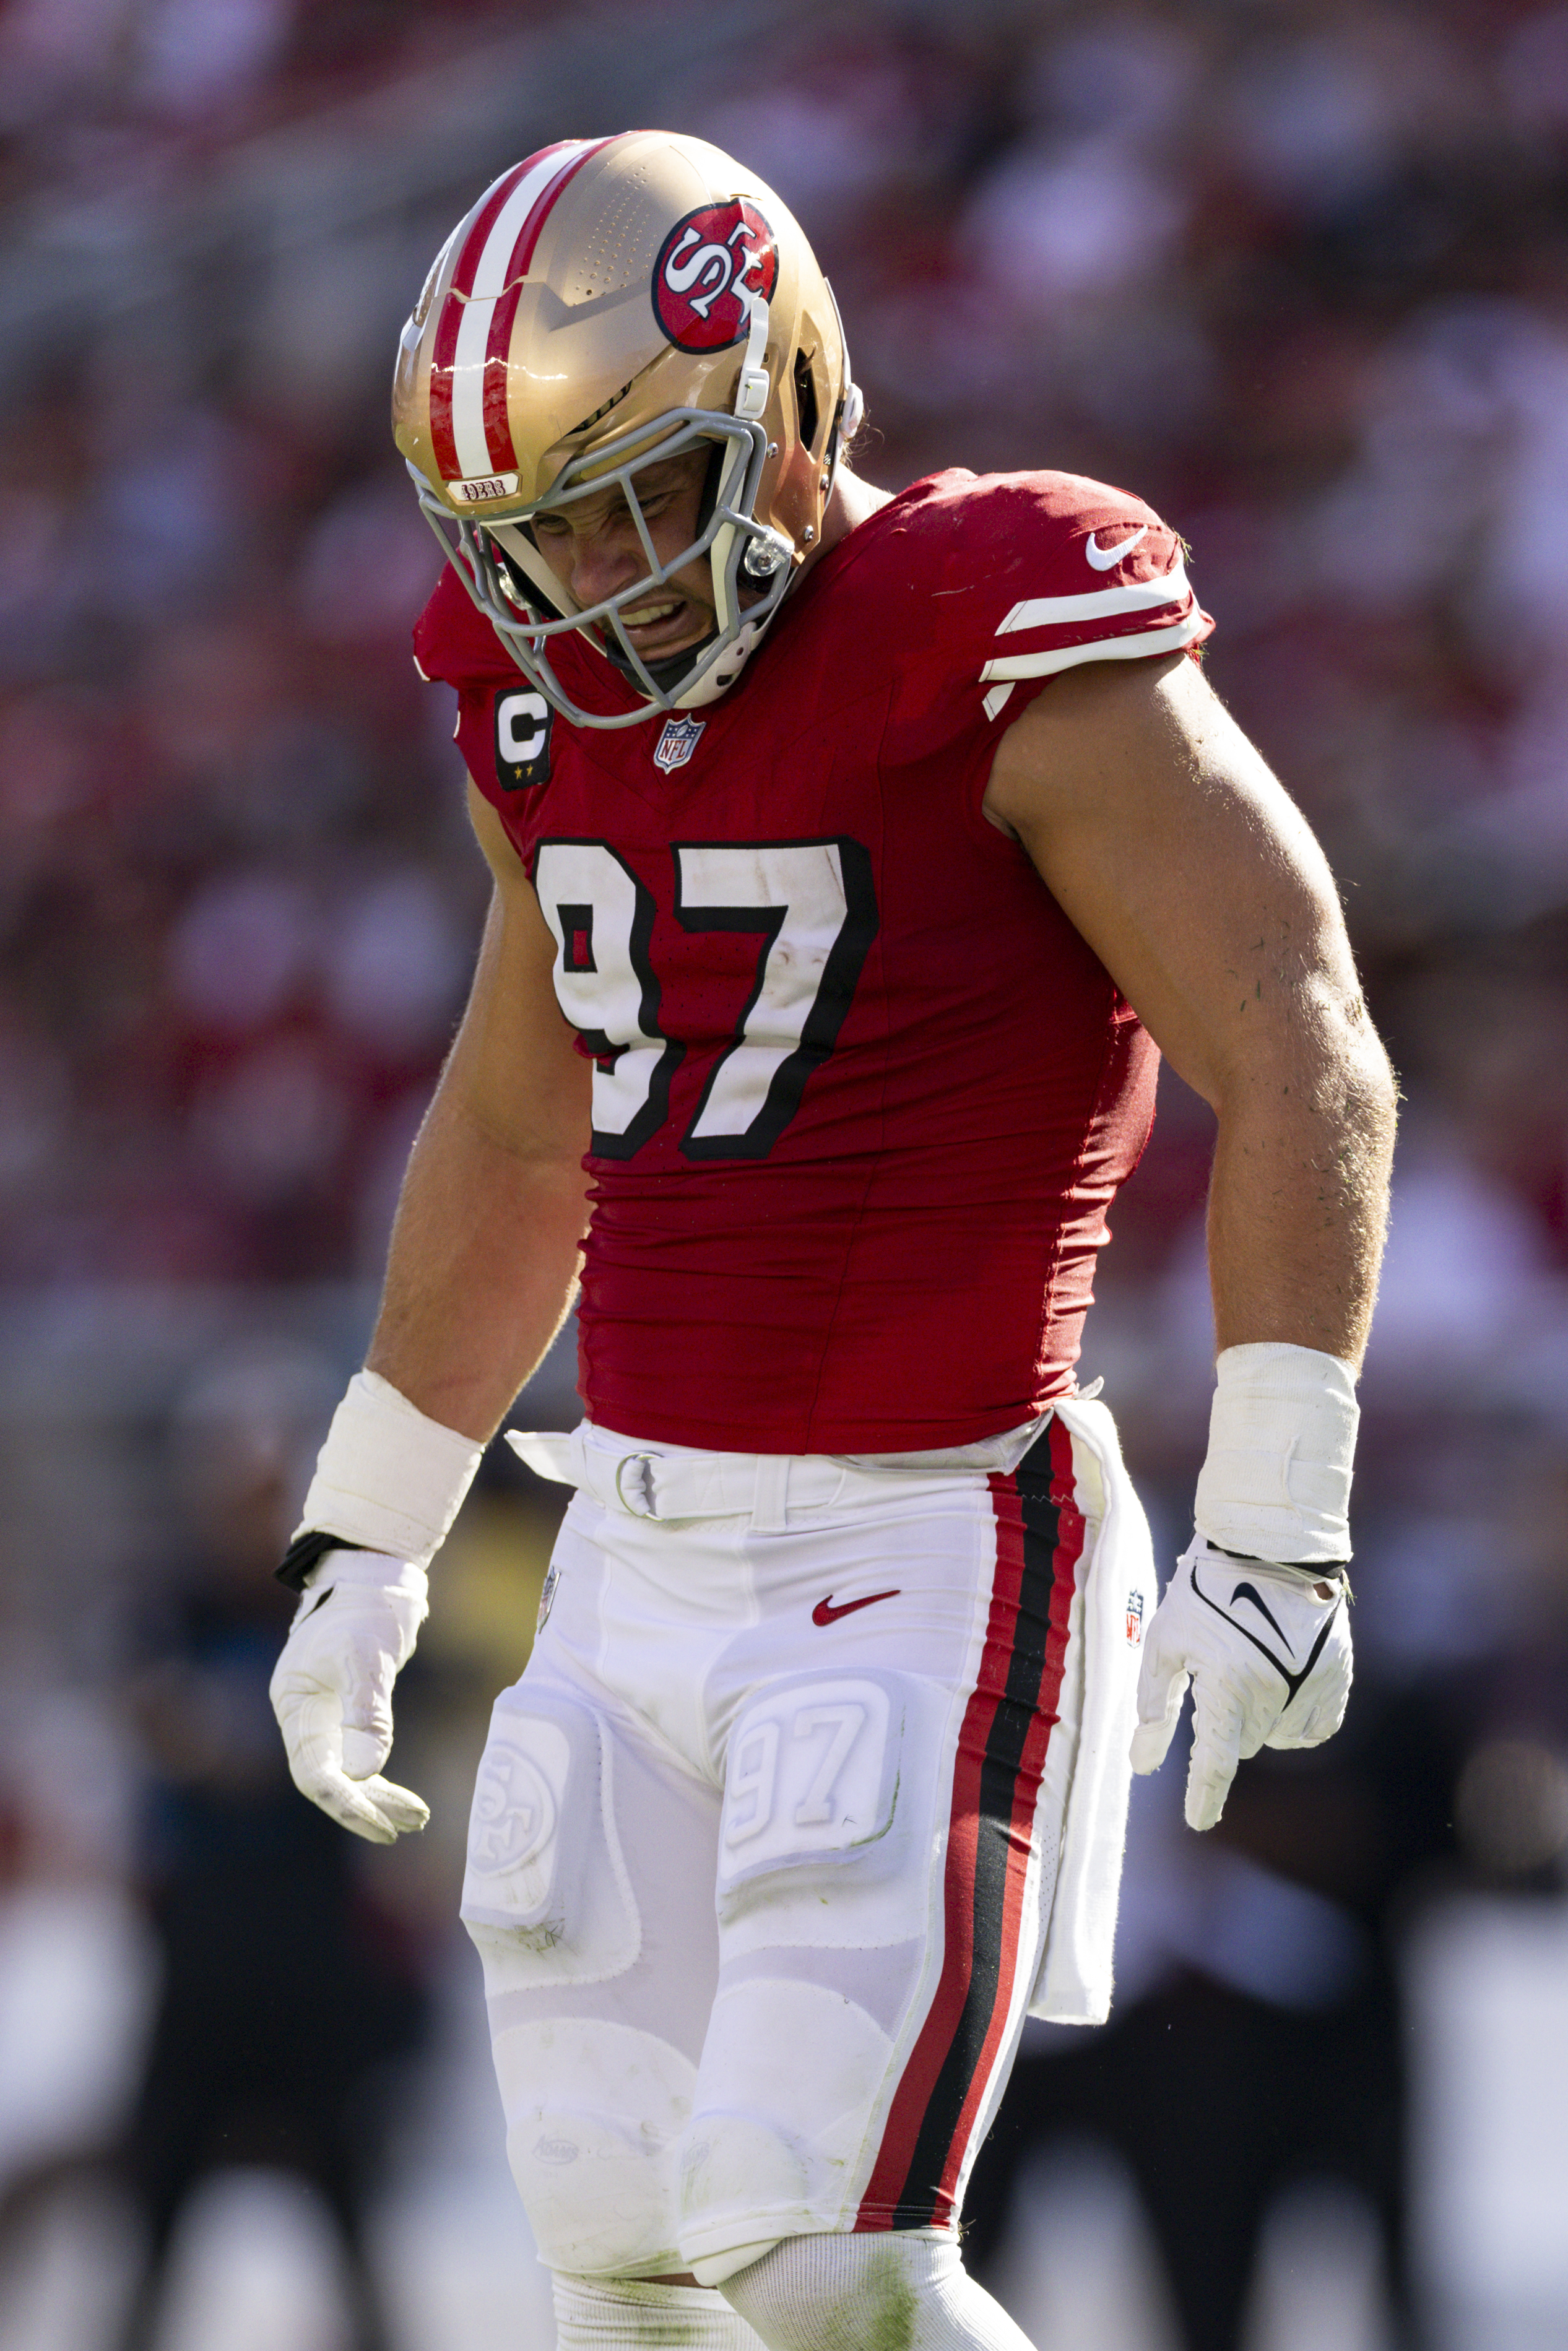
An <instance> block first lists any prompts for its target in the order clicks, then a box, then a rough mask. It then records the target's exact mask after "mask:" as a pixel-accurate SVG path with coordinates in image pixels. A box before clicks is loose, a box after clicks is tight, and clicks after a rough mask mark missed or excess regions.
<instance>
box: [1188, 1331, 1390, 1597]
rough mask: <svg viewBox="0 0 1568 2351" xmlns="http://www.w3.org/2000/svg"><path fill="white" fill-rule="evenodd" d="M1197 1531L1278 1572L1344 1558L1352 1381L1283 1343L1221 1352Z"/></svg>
mask: <svg viewBox="0 0 1568 2351" xmlns="http://www.w3.org/2000/svg"><path fill="white" fill-rule="evenodd" d="M1215 1374H1216V1380H1217V1385H1216V1388H1215V1393H1214V1406H1213V1410H1212V1411H1211V1412H1210V1414H1209V1419H1208V1455H1207V1459H1206V1460H1205V1462H1204V1465H1203V1468H1202V1469H1201V1470H1200V1472H1199V1473H1198V1480H1197V1511H1196V1516H1197V1531H1198V1532H1199V1534H1200V1535H1203V1536H1205V1537H1206V1538H1207V1541H1210V1542H1211V1543H1218V1545H1219V1547H1220V1548H1221V1550H1223V1551H1235V1552H1243V1553H1245V1554H1246V1555H1247V1556H1248V1557H1249V1558H1252V1559H1270V1560H1277V1561H1278V1562H1280V1563H1281V1565H1283V1566H1290V1567H1296V1566H1308V1565H1315V1564H1317V1563H1318V1562H1328V1561H1331V1560H1345V1559H1348V1558H1349V1557H1350V1479H1351V1461H1352V1458H1353V1457H1354V1452H1355V1430H1356V1423H1357V1422H1358V1421H1359V1419H1360V1417H1361V1409H1360V1406H1359V1405H1357V1403H1356V1400H1355V1374H1354V1370H1353V1368H1352V1366H1351V1365H1350V1364H1347V1363H1344V1362H1343V1361H1342V1360H1341V1358H1340V1357H1339V1356H1338V1355H1322V1354H1320V1353H1318V1351H1317V1349H1316V1348H1315V1347H1291V1346H1286V1345H1284V1344H1283V1343H1278V1342H1273V1341H1270V1342H1268V1343H1264V1344H1260V1345H1257V1346H1249V1347H1227V1348H1226V1349H1225V1351H1224V1353H1223V1354H1222V1355H1221V1356H1220V1358H1219V1361H1218V1364H1217V1365H1216V1366H1215Z"/></svg>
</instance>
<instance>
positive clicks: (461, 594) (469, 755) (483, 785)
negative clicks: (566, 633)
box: [413, 564, 550, 817]
mask: <svg viewBox="0 0 1568 2351" xmlns="http://www.w3.org/2000/svg"><path fill="white" fill-rule="evenodd" d="M413 662H414V667H415V668H416V669H417V670H418V672H419V674H420V675H421V677H423V679H424V680H425V682H426V683H427V684H429V683H431V682H432V681H434V680H435V679H440V680H441V681H442V683H443V684H446V685H454V686H455V687H456V689H457V724H456V726H455V728H454V729H453V739H454V740H455V743H456V745H457V747H458V749H459V751H460V752H461V753H462V754H463V758H464V761H465V765H466V767H467V769H468V773H469V775H470V776H471V777H472V778H473V780H474V782H475V784H476V786H477V788H478V789H479V790H480V791H481V792H482V793H483V794H484V796H485V798H486V799H487V800H489V801H490V802H491V803H492V805H493V806H494V807H496V808H497V809H498V810H500V811H501V814H502V816H503V817H505V816H506V815H507V803H508V799H509V798H510V796H511V795H512V794H513V793H514V792H515V791H516V790H517V787H518V786H519V785H521V784H524V783H532V782H537V781H538V780H539V779H540V776H539V771H540V768H541V766H542V769H543V771H544V772H545V773H548V771H549V721H550V714H549V708H548V706H547V705H546V703H545V700H544V697H543V695H538V694H535V693H531V692H529V691H528V681H527V680H526V679H525V678H524V677H523V676H522V675H521V674H519V672H518V670H517V664H516V663H515V662H513V661H512V660H511V658H510V656H509V655H508V654H507V651H506V649H505V647H504V646H503V645H502V644H501V643H500V640H499V639H498V638H497V634H496V632H495V630H494V629H493V628H492V627H491V626H490V623H489V622H488V621H487V620H486V617H485V615H484V613H483V612H481V611H479V610H478V609H477V607H476V604H475V602H474V600H473V598H472V597H471V596H470V595H469V593H468V591H467V590H466V589H465V587H464V585H463V582H462V581H461V580H459V579H458V577H457V574H456V573H455V571H454V570H453V569H452V567H451V565H450V564H448V565H447V567H446V569H444V571H443V573H442V575H441V578H440V580H438V581H437V583H436V587H435V592H434V595H433V596H432V597H431V599H430V601H429V603H428V604H426V606H425V608H424V610H423V612H422V613H421V614H420V616H419V618H418V620H417V621H416V622H414V624H413Z"/></svg>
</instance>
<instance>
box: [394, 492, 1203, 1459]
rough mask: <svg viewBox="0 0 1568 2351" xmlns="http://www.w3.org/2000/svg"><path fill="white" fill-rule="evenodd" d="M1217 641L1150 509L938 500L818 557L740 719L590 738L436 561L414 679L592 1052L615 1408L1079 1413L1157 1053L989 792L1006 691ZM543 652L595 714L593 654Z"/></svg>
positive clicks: (603, 1319)
mask: <svg viewBox="0 0 1568 2351" xmlns="http://www.w3.org/2000/svg"><path fill="white" fill-rule="evenodd" d="M1211 625H1212V623H1211V622H1209V621H1208V620H1207V617H1206V616H1205V615H1204V613H1203V612H1202V611H1199V609H1198V607H1197V604H1196V602H1195V601H1194V599H1193V596H1192V594H1191V591H1190V590H1189V588H1188V586H1187V583H1186V576H1185V572H1184V570H1183V566H1182V552H1181V547H1180V544H1179V542H1178V541H1177V539H1176V537H1175V535H1174V534H1173V533H1172V532H1171V531H1170V530H1169V529H1168V528H1166V525H1165V524H1164V523H1162V522H1161V521H1160V520H1159V519H1158V517H1156V516H1155V515H1154V514H1152V513H1151V512H1150V510H1149V508H1148V507H1145V506H1143V505H1141V504H1140V503H1139V502H1138V501H1137V500H1135V499H1133V498H1130V497H1128V496H1125V495H1124V493H1123V492H1121V491H1118V490H1113V489H1107V488H1105V487H1104V486H1102V485H1100V484H1097V483H1093V482H1088V481H1084V480H1082V479H1079V478H1077V477H1075V476H1072V475H1058V474H1022V475H1003V476H996V477H993V478H989V479H985V480H977V479H976V478H975V476H974V475H969V474H965V473H949V474H942V475H935V476H933V477H932V478H931V479H929V480H927V481H924V482H918V483H916V484H915V486H913V487H912V488H910V489H908V490H905V491H904V493H903V495H902V496H899V497H896V498H894V500H893V501H892V503H891V504H890V505H888V506H886V507H883V508H882V509H881V510H880V512H878V513H877V514H875V515H874V516H873V517H871V518H870V519H869V520H867V521H865V522H863V523H862V524H861V525H860V526H859V527H858V528H856V529H855V530H854V531H852V533H851V534H850V536H849V537H848V538H844V539H842V540H841V541H840V543H839V544H838V545H837V546H835V547H834V548H832V549H830V550H829V552H828V553H827V554H826V555H824V556H822V557H821V559H819V560H818V562H817V563H816V564H814V565H813V566H812V568H811V569H810V571H809V572H808V573H807V575H806V577H805V578H804V580H802V581H801V583H800V587H799V588H798V589H797V590H795V591H794V592H793V593H792V594H791V595H790V596H789V599H788V601H786V602H785V604H784V605H783V607H782V608H781V610H780V611H779V614H778V616H777V618H776V619H775V620H774V622H773V623H772V625H771V628H770V629H769V631H768V634H767V636H766V637H765V638H764V640H763V643H762V644H761V646H760V647H759V648H758V651H757V652H756V653H753V654H752V656H751V659H750V662H749V663H748V664H747V669H746V672H745V674H744V676H743V677H742V679H741V680H740V682H739V683H738V684H737V685H736V686H735V687H733V688H732V689H731V691H730V692H729V693H728V694H727V695H724V696H723V697H722V698H721V699H720V700H719V701H717V702H716V703H713V704H711V705H708V706H707V707H706V708H705V709H701V710H697V711H694V712H691V713H677V714H675V715H674V716H672V717H669V718H665V717H663V716H657V715H655V716H652V717H650V719H649V720H648V722H647V724H646V725H645V726H628V727H625V728H623V729H622V730H620V731H617V732H607V731H604V730H601V729H594V728H587V727H573V726H569V725H568V724H567V723H566V721H565V720H563V719H561V718H560V717H559V716H557V715H555V714H554V713H553V712H552V711H551V710H550V709H549V707H548V705H546V703H545V702H544V700H543V698H542V697H541V696H540V695H538V693H537V692H535V691H534V690H533V689H531V688H530V687H529V686H528V684H527V681H526V680H524V679H522V678H520V677H519V674H518V672H517V668H516V666H515V665H514V664H513V663H512V662H511V661H510V659H509V657H508V655H507V653H506V652H505V650H504V649H503V647H502V646H501V645H500V643H498V642H497V638H496V636H495V634H494V632H492V630H491V628H490V626H489V624H488V622H486V620H485V619H484V618H483V616H482V615H481V614H480V613H478V612H477V611H476V610H475V608H474V606H473V605H472V603H471V602H470V601H469V599H468V596H467V594H466V592H465V590H464V588H463V586H462V583H461V582H460V581H459V580H457V579H456V578H455V576H454V575H453V574H452V573H451V572H450V571H448V572H447V573H446V574H445V576H444V579H443V580H442V582H441V584H440V586H439V587H438V588H437V590H436V591H435V594H434V596H433V598H432V599H431V601H430V603H429V605H428V607H427V608H426V610H425V611H424V613H423V616H422V618H421V620H420V622H419V623H418V626H417V628H416V631H415V647H416V652H417V654H418V659H419V664H420V666H421V668H422V670H423V672H424V673H425V674H426V675H427V676H432V677H443V678H445V679H448V680H450V682H451V683H452V684H455V686H456V687H457V688H458V692H459V696H460V702H459V717H458V726H457V740H458V743H459V744H460V746H461V747H462V749H463V753H464V756H465V758H466V760H467V764H468V767H469V769H470V771H471V773H472V775H473V777H474V779H475V781H476V784H477V785H478V787H479V789H480V790H481V791H482V792H483V793H484V795H485V797H486V799H488V800H489V801H490V802H491V804H492V805H493V806H494V807H495V808H496V809H497V811H498V812H499V814H500V817H501V820H502V822H503V823H504V825H505V827H506V829H507V833H508V835H509V836H510V838H511V840H512V841H513V842H514V843H515V844H516V847H517V854H518V856H519V857H520V858H521V859H522V861H523V862H524V864H525V866H526V868H527V870H528V873H529V875H530V877H531V878H532V880H533V883H534V886H535V888H536V890H537V892H538V898H539V904H540V906H541V908H542V910H543V913H544V915H545V918H546V920H547V922H548V923H549V926H550V928H551V930H552V931H553V932H554V934H555V936H556V939H557V942H558V948H557V959H556V970H555V984H556V992H557V995H558V997H559V1000H560V1004H561V1008H562V1009H563V1011H564V1012H565V1014H566V1017H567V1019H569V1020H570V1022H571V1023H572V1025H573V1026H574V1027H575V1028H576V1029H577V1030H578V1033H579V1038H580V1046H581V1049H582V1050H584V1051H585V1052H587V1053H588V1054H590V1055H591V1057H592V1058H593V1061H594V1081H593V1137H592V1142H591V1149H590V1152H589V1155H588V1158H587V1161H586V1163H585V1164H586V1166H587V1168H588V1171H589V1173H590V1174H591V1177H592V1179H593V1192H592V1204H593V1206H592V1223H591V1231H590V1234H589V1238H588V1243H587V1259H586V1266H585V1270H584V1273H583V1282H582V1300H581V1309H580V1349H581V1353H580V1364H581V1391H582V1398H583V1403H584V1405H585V1407H586V1410H587V1412H588V1414H589V1416H590V1417H591V1419H592V1420H594V1421H596V1422H598V1423H599V1424H600V1425H601V1426H604V1427H607V1428H611V1429H614V1430H616V1431H618V1432H619V1433H621V1434H622V1435H625V1436H628V1437H633V1438H640V1439H644V1440H647V1441H650V1442H652V1441H657V1440H664V1442H667V1443H673V1444H680V1445H693V1446H705V1447H719V1448H723V1449H728V1450H734V1451H744V1452H768V1453H873V1452H892V1451H900V1450H910V1449H915V1448H919V1447H932V1446H946V1445H957V1444H967V1443H969V1442H971V1441H973V1440H974V1439H977V1438H979V1437H990V1436H994V1435H996V1434H998V1433H999V1432H1000V1431H1002V1430H1004V1429H1008V1428H1012V1427H1015V1426H1018V1425H1019V1424H1020V1423H1021V1422H1023V1421H1025V1420H1027V1419H1029V1418H1030V1416H1031V1415H1033V1414H1035V1413H1037V1412H1038V1411H1039V1410H1040V1407H1041V1406H1042V1405H1044V1404H1045V1403H1046V1402H1047V1401H1048V1399H1049V1398H1050V1397H1051V1396H1053V1395H1061V1393H1063V1392H1064V1391H1066V1390H1068V1389H1070V1388H1071V1385H1072V1365H1073V1364H1074V1362H1075V1360H1076V1358H1077V1353H1078V1338H1079V1332H1080V1329H1081V1327H1082V1321H1083V1316H1084V1312H1085V1311H1086V1309H1087V1307H1088V1305H1089V1302H1090V1298H1091V1294H1092V1293H1091V1281H1092V1271H1093V1263H1094V1256H1095V1251H1096V1250H1097V1249H1098V1248H1099V1246H1100V1244H1101V1243H1102V1241H1103V1239H1104V1238H1105V1237H1106V1227H1105V1212H1106V1208H1107V1207H1108V1205H1109V1203H1110V1201H1111V1198H1112V1196H1113V1194H1114V1192H1115V1190H1116V1187H1117V1186H1118V1185H1119V1184H1121V1183H1122V1181H1123V1180H1124V1177H1125V1176H1126V1175H1127V1174H1128V1173H1129V1172H1130V1170H1131V1169H1132V1167H1133V1166H1134V1164H1135V1163H1136V1160H1137V1158H1138V1155H1139V1153H1140V1152H1141V1151H1142V1149H1143V1146H1144V1144H1145V1140H1146V1138H1147V1134H1148V1129H1149V1124H1150V1120H1151V1118H1152V1115H1153V1102H1154V1090H1155V1067H1156V1061H1157V1056H1156V1053H1155V1048H1154V1046H1153V1044H1152V1042H1151V1040H1150V1039H1149V1038H1148V1036H1147V1035H1146V1033H1145V1030H1144V1029H1143V1028H1142V1026H1141V1025H1140V1023H1139V1021H1138V1019H1137V1018H1136V1016H1135V1015H1134V1012H1133V1011H1132V1009H1131V1008H1130V1007H1129V1006H1128V1005H1127V1004H1126V1003H1125V1002H1124V999H1123V998H1122V997H1121V995H1120V994H1119V993H1118V991H1117V989H1116V987H1114V985H1113V982H1112V980H1111V978H1110V977H1109V975H1108V974H1107V973H1106V971H1105V969H1104V967H1103V965H1102V964H1101V963H1100V962H1099V960H1098V959H1097V957H1096V956H1094V955H1093V954H1092V952H1091V950H1090V949H1089V947H1088V946H1086V945H1085V943H1084V941H1083V940H1082V938H1081V937H1080V936H1079V935H1078V933H1077V932H1076V931H1075V930H1074V929H1073V927H1072V925H1071V924H1070V923H1069V922H1068V920H1067V918H1066V916H1065V915H1064V914H1062V912H1061V908H1060V907H1059V906H1058V905H1057V904H1056V902H1055V900H1054V899H1053V898H1052V897H1051V893H1050V892H1049V891H1048V890H1047V889H1046V888H1045V886H1044V884H1043V883H1041V882H1040V878H1039V876H1038V874H1037V873H1036V872H1035V871H1034V869H1033V867H1032V866H1031V865H1030V862H1029V859H1028V858H1027V856H1026V855H1025V854H1024V852H1023V851H1022V850H1021V849H1020V848H1019V845H1018V844H1017V843H1016V842H1015V841H1011V840H1009V839H1008V838H1007V837H1005V836H1004V835H1003V834H1002V833H1000V832H998V831H997V830H996V828H995V827H994V826H993V825H991V824H990V823H989V822H988V820H987V819H986V818H985V817H984V816H983V815H982V813H981V808H980V802H981V798H982V795H983V794H984V791H985V789H986V782H987V778H988V773H989V769H990V764H991V759H992V757H993V754H994V752H995V750H996V747H997V744H998V740H999V739H1000V737H1001V735H1002V734H1003V732H1004V731H1005V729H1006V726H1007V724H1008V722H1009V718H1010V717H1011V716H1016V709H1017V706H1021V705H1015V706H1014V707H1013V708H1010V709H1009V706H1008V705H1009V697H1010V696H1011V695H1012V694H1013V691H1014V687H1015V684H1016V683H1017V682H1018V681H1019V680H1020V679H1023V680H1039V679H1040V678H1044V677H1048V676H1050V675H1051V674H1052V673H1053V672H1055V671H1057V670H1060V669H1063V668H1067V667H1070V666H1071V665H1073V664H1076V663H1078V662H1081V661H1083V660H1105V659H1113V658H1117V657H1121V656H1124V655H1138V654H1153V653H1164V652H1166V651H1170V650H1174V649H1176V648H1177V647H1180V646H1186V645H1191V644H1194V643H1197V641H1198V640H1199V639H1200V638H1202V637H1204V636H1206V635H1207V632H1208V630H1209V628H1210V627H1211ZM556 646H557V652H556V654H555V658H556V659H557V661H558V662H559V664H561V676H562V682H563V684H565V685H566V686H567V688H568V690H569V691H570V692H573V693H576V694H579V695H580V696H582V697H584V698H586V697H587V696H589V695H594V696H596V697H597V701H598V706H601V707H602V706H606V696H607V689H606V687H605V684H604V678H605V674H606V667H605V664H604V663H603V662H602V661H601V660H600V659H599V658H598V657H597V656H596V655H594V654H593V653H591V651H590V650H589V649H588V648H587V647H586V646H584V645H581V644H580V643H579V642H578V641H577V640H575V639H568V640H566V641H565V643H564V646H563V644H562V641H561V640H559V639H558V640H557V641H556ZM1030 690H1032V688H1031V687H1030V688H1026V691H1030ZM625 706H627V707H630V706H631V704H630V700H629V699H628V701H627V704H626V705H625Z"/></svg>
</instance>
